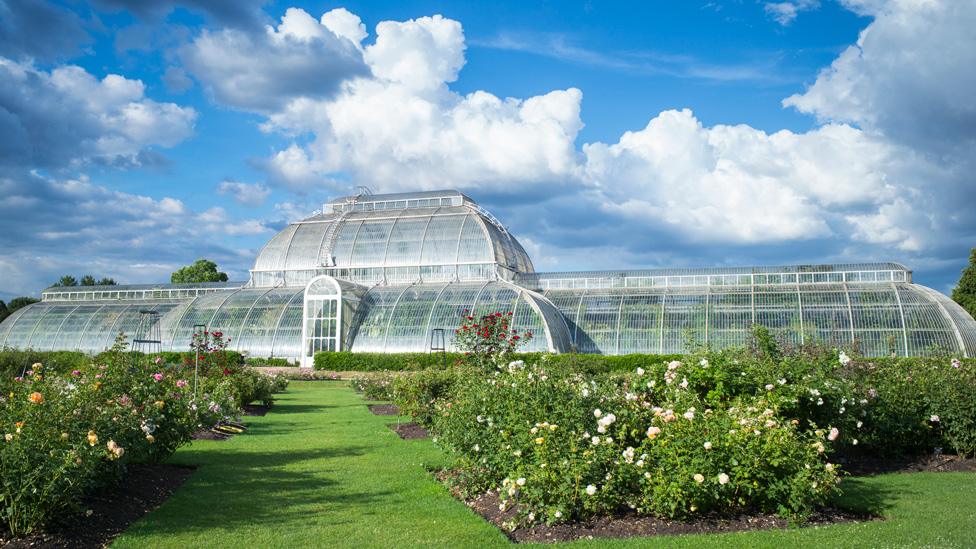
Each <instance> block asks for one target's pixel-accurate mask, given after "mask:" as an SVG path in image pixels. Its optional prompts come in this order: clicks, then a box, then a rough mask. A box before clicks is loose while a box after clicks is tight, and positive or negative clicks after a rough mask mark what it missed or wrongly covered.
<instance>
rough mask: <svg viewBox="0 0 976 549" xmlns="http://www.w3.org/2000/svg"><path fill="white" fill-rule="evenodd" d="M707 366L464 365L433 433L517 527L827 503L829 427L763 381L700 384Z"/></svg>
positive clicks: (795, 509) (801, 508) (476, 488)
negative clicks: (617, 369) (485, 370)
mask: <svg viewBox="0 0 976 549" xmlns="http://www.w3.org/2000/svg"><path fill="white" fill-rule="evenodd" d="M710 368H712V366H710V365H709V364H708V361H707V360H706V362H705V363H704V364H702V363H688V364H682V363H678V362H673V363H670V364H661V365H659V366H656V367H654V368H653V369H644V368H642V369H641V370H639V371H635V372H630V373H628V374H624V375H611V376H604V377H602V378H598V379H592V378H590V379H588V378H587V377H586V376H582V375H580V374H576V373H572V372H570V371H567V370H562V369H559V368H549V367H548V366H547V364H546V363H545V361H542V362H540V363H539V364H537V365H534V366H529V365H525V364H524V363H521V362H513V363H511V364H510V365H509V366H508V367H507V368H504V369H502V370H500V371H498V372H496V373H494V374H492V375H490V376H487V377H486V376H479V375H472V374H473V372H469V375H461V376H458V378H457V379H458V383H457V384H456V386H455V390H454V395H453V396H452V398H450V399H442V400H440V401H439V402H437V403H436V404H435V405H434V412H435V413H434V420H433V432H434V433H435V434H436V435H437V437H438V441H439V443H441V444H444V445H445V446H447V447H448V448H449V449H451V450H452V451H453V452H454V453H455V455H456V456H457V464H458V466H459V468H460V469H461V471H462V477H463V478H464V484H465V488H466V489H468V490H470V491H472V492H480V491H484V490H486V489H498V490H499V491H500V495H501V496H502V499H503V501H504V502H505V503H506V505H511V504H515V503H517V504H518V508H519V512H520V513H521V516H520V518H519V520H520V521H524V522H530V523H531V522H536V521H546V522H560V521H564V520H569V519H572V518H584V517H588V516H592V515H597V514H612V513H614V512H616V511H617V510H618V509H620V508H625V507H633V508H634V509H635V510H636V511H637V512H638V513H643V514H652V515H656V516H664V517H686V516H689V515H694V514H699V513H705V512H710V511H719V512H738V511H751V510H760V511H766V512H779V513H781V514H784V515H788V516H791V517H793V518H802V517H803V516H805V515H806V514H807V513H809V512H810V511H811V510H812V509H813V508H814V507H816V506H817V505H820V504H822V503H823V502H825V501H826V498H827V497H828V496H829V495H830V494H831V493H832V492H833V490H834V486H835V484H836V480H837V474H838V469H837V468H836V467H835V466H834V465H833V464H830V463H828V462H827V461H826V455H827V454H826V452H827V449H828V448H829V446H830V444H831V442H830V441H829V440H828V432H827V431H824V430H819V429H818V430H814V429H812V428H805V426H803V425H801V424H800V422H799V421H797V422H796V423H793V422H792V421H791V418H789V417H788V416H784V415H783V414H782V413H781V411H780V410H779V406H778V403H779V400H778V399H776V398H771V396H770V395H768V394H767V393H768V391H766V390H765V389H763V391H762V392H758V393H757V392H754V391H749V390H748V389H747V388H746V387H745V386H743V387H741V388H740V389H741V393H742V394H739V395H733V394H732V393H731V392H723V391H721V390H719V391H717V392H716V391H715V389H716V385H715V384H713V385H712V387H706V386H705V383H706V382H705V380H707V379H709V377H710V376H709V375H708V373H707V370H709V369H710ZM736 373H738V372H736ZM698 374H700V375H698ZM714 377H717V378H718V379H720V380H724V379H725V378H726V376H724V375H720V376H714ZM728 377H731V376H728ZM691 378H695V379H699V380H701V383H700V385H699V386H697V387H696V386H694V385H692V383H691V382H690V380H691ZM702 395H706V396H705V397H703V396H702Z"/></svg>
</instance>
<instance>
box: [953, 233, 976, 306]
mask: <svg viewBox="0 0 976 549" xmlns="http://www.w3.org/2000/svg"><path fill="white" fill-rule="evenodd" d="M952 299H953V301H955V302H956V303H958V304H959V305H961V306H962V308H963V309H966V311H967V312H968V313H969V314H970V315H971V316H974V317H976V248H973V249H972V250H971V251H970V252H969V265H968V266H967V267H966V268H965V269H963V270H962V276H961V277H959V284H957V285H956V287H955V288H954V289H953V290H952Z"/></svg>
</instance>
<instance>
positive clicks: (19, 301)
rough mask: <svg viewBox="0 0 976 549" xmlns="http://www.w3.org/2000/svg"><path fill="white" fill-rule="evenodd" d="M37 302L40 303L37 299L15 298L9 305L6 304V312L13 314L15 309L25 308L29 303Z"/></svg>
mask: <svg viewBox="0 0 976 549" xmlns="http://www.w3.org/2000/svg"><path fill="white" fill-rule="evenodd" d="M38 301H40V299H37V298H36V297H15V298H13V299H11V300H10V303H7V310H8V311H10V312H11V313H13V312H14V311H16V310H17V309H20V308H23V307H26V306H28V305H30V304H31V303H37V302H38Z"/></svg>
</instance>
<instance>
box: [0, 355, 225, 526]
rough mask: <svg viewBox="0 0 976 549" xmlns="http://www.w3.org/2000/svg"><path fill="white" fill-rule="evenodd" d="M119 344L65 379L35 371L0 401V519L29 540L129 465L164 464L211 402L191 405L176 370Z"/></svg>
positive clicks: (205, 418)
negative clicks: (0, 438)
mask: <svg viewBox="0 0 976 549" xmlns="http://www.w3.org/2000/svg"><path fill="white" fill-rule="evenodd" d="M123 351H124V346H123V345H119V346H117V347H116V349H115V350H114V351H113V352H112V353H109V354H107V355H106V356H105V358H106V359H107V360H106V361H105V362H103V363H90V364H88V365H86V366H85V367H84V368H82V369H77V370H74V371H71V372H68V373H58V372H55V371H49V370H48V369H47V368H46V367H45V366H43V365H42V364H40V363H38V364H34V365H33V366H32V367H31V368H30V369H29V370H28V371H27V372H26V374H25V375H24V376H23V377H18V380H16V381H15V382H14V383H13V384H12V385H10V386H9V387H7V388H6V389H5V393H4V397H3V399H2V402H0V432H2V436H3V441H0V470H2V473H3V484H2V486H0V517H2V518H3V521H4V523H5V525H6V527H7V529H8V530H9V531H10V532H11V533H13V534H23V533H28V532H31V531H33V530H35V529H36V528H38V527H40V526H42V525H44V524H45V523H47V522H48V521H49V520H50V519H52V518H53V517H55V516H57V515H58V514H60V513H62V512H64V511H73V510H77V507H78V505H79V504H80V502H81V500H82V498H83V497H84V496H85V495H87V494H90V493H91V492H92V491H94V490H95V489H97V488H98V487H99V486H101V485H102V484H104V483H105V481H106V480H107V479H109V478H111V477H113V476H117V475H119V474H121V473H122V472H123V466H124V464H125V463H126V462H128V461H130V460H135V461H159V460H162V459H165V458H166V457H168V456H169V455H170V454H172V452H173V451H174V450H175V449H176V448H177V447H179V446H181V445H182V444H185V443H186V442H188V441H189V439H190V435H191V434H192V433H193V431H195V430H196V429H197V428H198V427H197V426H198V425H199V424H201V423H212V422H213V421H215V420H216V419H217V416H215V415H214V413H212V410H213V409H214V408H215V407H219V405H218V403H217V402H214V401H211V400H209V399H210V398H212V396H211V395H205V396H204V399H206V400H207V401H208V402H210V403H211V405H209V406H198V405H197V404H196V402H195V401H194V400H193V399H192V394H191V393H190V386H189V384H188V383H187V382H186V380H184V379H181V377H180V373H179V372H175V371H174V372H167V373H163V372H161V371H160V370H159V369H158V366H157V365H155V364H153V363H152V362H151V361H149V360H147V359H146V358H145V357H141V356H138V355H134V356H131V355H128V354H127V353H125V352H123Z"/></svg>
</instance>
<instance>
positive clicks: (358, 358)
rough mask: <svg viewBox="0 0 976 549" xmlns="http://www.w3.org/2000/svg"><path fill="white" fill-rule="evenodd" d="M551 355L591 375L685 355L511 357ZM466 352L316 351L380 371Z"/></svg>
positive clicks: (338, 363) (319, 364) (342, 364)
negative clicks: (442, 353) (443, 353)
mask: <svg viewBox="0 0 976 549" xmlns="http://www.w3.org/2000/svg"><path fill="white" fill-rule="evenodd" d="M543 356H547V360H549V361H550V364H551V366H552V367H557V366H558V367H564V368H568V369H572V370H574V371H577V372H580V373H585V374H589V375H596V374H603V373H609V372H630V371H633V370H635V369H636V368H638V367H641V366H646V365H647V364H653V363H657V362H669V361H671V360H681V359H683V358H684V355H644V354H630V355H616V356H608V355H593V354H576V353H567V354H561V355H546V354H545V353H519V352H516V353H513V354H512V355H511V356H509V357H508V358H509V359H512V360H514V359H517V360H522V361H524V362H525V363H526V364H536V363H537V362H539V361H540V360H541V359H542V357H543ZM464 358H465V356H464V353H446V354H445V355H443V356H442V355H441V353H352V352H349V351H341V352H324V351H323V352H319V353H316V354H315V369H316V370H328V371H332V372H378V371H397V372H401V371H404V372H405V371H416V370H426V369H430V368H433V369H443V368H444V367H445V364H446V366H447V367H452V366H454V365H456V364H458V363H461V362H464ZM249 360H250V359H249Z"/></svg>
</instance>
